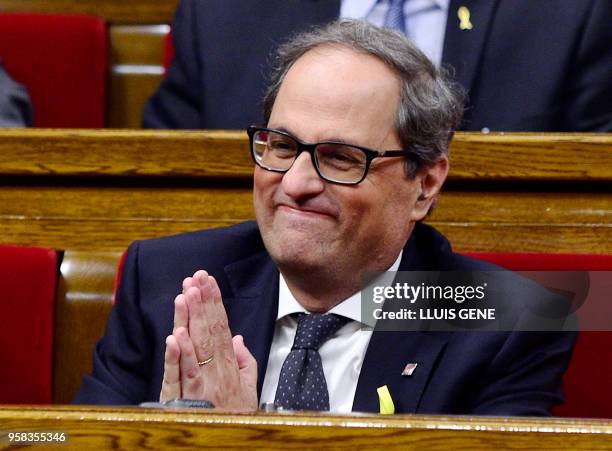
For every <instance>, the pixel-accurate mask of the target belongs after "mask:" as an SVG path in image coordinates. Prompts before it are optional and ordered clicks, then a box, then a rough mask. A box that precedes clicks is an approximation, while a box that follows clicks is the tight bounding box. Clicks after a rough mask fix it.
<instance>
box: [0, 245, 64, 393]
mask: <svg viewBox="0 0 612 451" xmlns="http://www.w3.org/2000/svg"><path fill="white" fill-rule="evenodd" d="M56 281H57V254H56V252H55V251H54V250H51V249H44V248H36V247H21V246H8V245H0V312H1V313H0V334H1V338H0V361H1V362H2V371H0V404H4V403H20V404H42V403H51V401H52V398H51V397H52V374H53V371H52V370H53V314H54V308H55V288H56Z"/></svg>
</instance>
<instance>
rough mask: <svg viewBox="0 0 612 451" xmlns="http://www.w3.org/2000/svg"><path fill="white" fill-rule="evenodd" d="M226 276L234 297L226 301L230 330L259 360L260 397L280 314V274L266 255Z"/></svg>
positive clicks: (229, 269)
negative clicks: (240, 337)
mask: <svg viewBox="0 0 612 451" xmlns="http://www.w3.org/2000/svg"><path fill="white" fill-rule="evenodd" d="M225 274H226V275H227V278H228V281H229V283H230V286H231V288H232V291H233V293H234V296H233V297H232V298H226V299H224V304H225V308H226V311H227V316H228V320H229V324H230V329H231V331H232V335H237V334H240V335H242V336H243V337H244V342H245V344H246V346H247V348H248V349H249V351H251V353H252V354H253V356H254V357H255V359H256V360H257V396H258V397H259V396H260V395H261V387H262V385H263V379H264V376H265V372H266V367H267V366H268V355H269V353H270V345H271V344H272V337H273V335H274V325H275V322H276V315H277V312H278V270H277V269H276V266H275V265H274V263H273V262H272V260H271V259H270V257H269V255H268V254H267V252H265V251H264V252H261V253H259V254H256V255H254V256H252V257H249V258H247V259H244V260H240V261H238V262H235V263H232V264H231V265H228V266H227V267H225Z"/></svg>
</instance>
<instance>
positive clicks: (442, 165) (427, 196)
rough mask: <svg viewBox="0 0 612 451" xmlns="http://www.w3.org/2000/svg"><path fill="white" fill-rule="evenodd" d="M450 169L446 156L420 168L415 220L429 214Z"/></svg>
mask: <svg viewBox="0 0 612 451" xmlns="http://www.w3.org/2000/svg"><path fill="white" fill-rule="evenodd" d="M448 169H449V164H448V157H446V156H444V157H442V158H440V159H439V160H438V161H436V162H435V163H433V164H431V165H429V166H426V167H423V168H421V169H420V170H419V172H418V173H417V175H416V177H415V181H416V182H417V183H418V188H417V189H418V190H419V194H418V197H417V200H416V203H415V204H414V208H413V210H412V220H413V221H420V220H422V219H423V218H424V217H425V216H426V215H427V213H428V212H429V210H430V209H431V206H432V205H433V203H434V202H435V200H436V197H437V195H438V193H439V192H440V189H442V185H443V184H444V180H446V176H447V175H448Z"/></svg>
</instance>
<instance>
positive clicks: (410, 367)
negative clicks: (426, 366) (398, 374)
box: [402, 363, 417, 376]
mask: <svg viewBox="0 0 612 451" xmlns="http://www.w3.org/2000/svg"><path fill="white" fill-rule="evenodd" d="M416 367H417V364H416V363H409V364H407V365H406V366H405V367H404V371H402V376H412V374H413V373H414V370H416Z"/></svg>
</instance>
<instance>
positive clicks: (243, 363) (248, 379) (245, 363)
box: [232, 335, 257, 391]
mask: <svg viewBox="0 0 612 451" xmlns="http://www.w3.org/2000/svg"><path fill="white" fill-rule="evenodd" d="M232 345H233V347H234V354H236V361H237V362H238V370H239V371H240V381H241V383H242V385H243V386H247V387H250V388H253V389H255V391H257V361H256V360H255V357H253V354H251V351H249V350H248V348H247V347H246V346H245V344H244V338H243V337H242V335H236V336H235V337H234V338H232Z"/></svg>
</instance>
